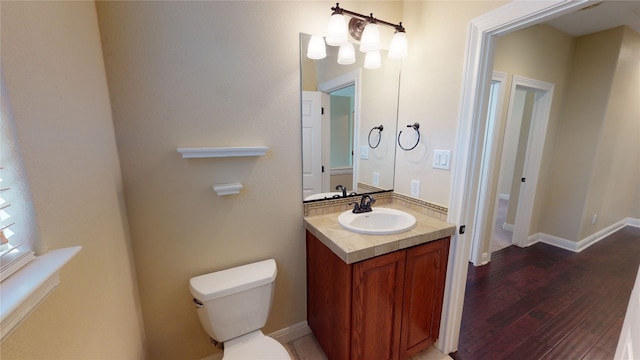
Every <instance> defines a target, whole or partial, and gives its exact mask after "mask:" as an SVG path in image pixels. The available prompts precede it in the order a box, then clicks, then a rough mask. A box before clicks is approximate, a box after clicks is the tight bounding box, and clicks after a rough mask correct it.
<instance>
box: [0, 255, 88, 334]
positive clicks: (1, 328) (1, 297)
mask: <svg viewBox="0 0 640 360" xmlns="http://www.w3.org/2000/svg"><path fill="white" fill-rule="evenodd" d="M80 249H82V247H80V246H74V247H69V248H64V249H57V250H52V251H49V252H48V253H46V254H44V255H41V256H38V257H36V258H35V259H34V260H33V261H31V262H29V263H28V264H27V265H25V266H24V267H23V268H22V269H20V270H18V271H17V272H16V273H14V274H13V275H11V276H10V277H9V278H7V279H4V280H3V281H2V282H1V283H0V321H1V322H0V342H1V341H3V340H4V339H5V338H6V337H7V336H9V335H10V334H11V333H12V332H13V330H15V328H16V327H17V326H18V325H20V323H21V322H22V321H23V320H24V319H26V318H27V316H29V314H31V312H32V311H33V310H35V309H36V308H37V307H38V305H40V303H41V302H42V301H43V300H44V299H46V298H47V296H48V295H49V294H50V293H51V292H52V291H53V289H55V288H56V287H57V286H58V284H60V274H59V271H60V269H62V267H63V266H64V265H65V264H67V263H68V262H69V260H71V259H72V258H73V257H74V256H75V255H76V254H77V253H78V252H79V251H80Z"/></svg>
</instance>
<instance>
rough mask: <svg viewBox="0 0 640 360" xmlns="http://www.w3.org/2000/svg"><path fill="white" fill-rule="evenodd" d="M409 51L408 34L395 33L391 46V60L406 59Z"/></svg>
mask: <svg viewBox="0 0 640 360" xmlns="http://www.w3.org/2000/svg"><path fill="white" fill-rule="evenodd" d="M408 49H409V45H408V44H407V34H406V33H404V32H397V33H395V34H394V35H393V38H392V39H391V44H389V59H406V58H407V55H408Z"/></svg>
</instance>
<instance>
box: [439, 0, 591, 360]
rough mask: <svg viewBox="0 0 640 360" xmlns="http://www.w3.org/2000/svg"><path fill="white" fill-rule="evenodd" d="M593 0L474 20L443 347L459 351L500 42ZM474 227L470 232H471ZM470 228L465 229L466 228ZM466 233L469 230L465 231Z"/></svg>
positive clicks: (552, 1) (509, 9) (516, 8)
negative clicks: (484, 140) (490, 92)
mask: <svg viewBox="0 0 640 360" xmlns="http://www.w3.org/2000/svg"><path fill="white" fill-rule="evenodd" d="M593 3H594V2H593V1H589V0H549V1H512V2H510V3H507V4H505V5H503V6H501V7H499V8H497V9H494V10H491V11H489V12H487V13H485V14H483V15H481V16H479V17H476V18H474V19H472V20H471V21H470V22H469V26H468V31H467V43H466V49H465V60H464V69H463V75H462V88H461V99H460V111H459V115H458V124H457V131H456V146H455V149H456V154H457V158H456V159H454V161H455V162H454V166H453V168H452V185H451V191H450V196H449V199H450V201H449V211H448V215H447V221H448V222H450V223H454V224H457V225H458V229H457V231H456V234H454V235H453V236H452V239H451V240H452V241H451V252H450V255H449V267H448V269H447V279H448V280H447V285H446V288H445V300H444V308H443V318H442V322H441V328H440V334H441V337H440V339H439V340H438V343H437V347H438V349H440V350H441V351H442V352H444V353H445V354H447V353H450V352H453V351H455V350H457V348H458V340H459V337H460V324H461V320H462V308H463V304H464V293H465V285H466V280H467V270H468V260H469V253H470V250H471V241H470V240H471V238H472V235H473V233H474V229H473V220H474V218H475V209H476V208H477V188H478V183H479V166H478V165H477V164H479V161H477V160H478V158H479V156H480V155H481V153H482V145H483V144H482V137H483V134H484V129H485V126H486V124H485V121H484V119H483V117H484V115H485V114H486V108H487V101H486V98H487V96H488V91H487V90H488V88H489V84H490V79H491V71H492V69H493V54H494V47H495V38H496V37H497V36H500V35H505V34H508V33H510V32H513V31H516V30H520V29H523V28H525V27H528V26H530V25H534V24H538V23H541V22H544V21H547V20H550V19H552V18H555V17H558V16H561V15H563V14H566V13H570V12H573V11H575V10H577V9H579V8H582V7H585V6H588V5H590V4H593ZM467 225H469V229H467ZM463 227H464V228H463ZM463 229H464V230H463Z"/></svg>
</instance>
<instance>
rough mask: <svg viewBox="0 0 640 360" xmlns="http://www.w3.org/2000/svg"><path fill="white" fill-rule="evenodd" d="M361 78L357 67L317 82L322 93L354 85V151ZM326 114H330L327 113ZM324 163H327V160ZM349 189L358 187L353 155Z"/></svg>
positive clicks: (356, 166) (357, 142) (327, 171)
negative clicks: (351, 178)
mask: <svg viewBox="0 0 640 360" xmlns="http://www.w3.org/2000/svg"><path fill="white" fill-rule="evenodd" d="M361 78H362V70H361V69H357V70H353V71H351V72H348V73H346V74H344V75H340V76H338V77H337V78H334V79H331V80H329V81H326V82H323V83H322V84H318V91H320V92H322V93H324V94H329V93H331V92H332V91H335V90H339V89H342V88H344V87H346V86H349V85H353V86H354V93H355V101H354V109H353V111H354V114H353V150H354V152H355V151H356V149H360V141H359V139H358V136H356V134H360V103H361V101H360V99H361V96H360V95H361V92H362V90H361V87H362V85H361ZM327 116H330V115H329V114H327ZM326 122H327V123H328V122H330V121H326ZM323 127H324V125H323ZM327 131H328V130H327ZM323 135H324V134H323ZM324 141H325V140H323V142H324ZM327 148H328V146H327ZM328 160H329V157H327V161H328ZM325 163H326V164H328V163H327V162H325ZM330 172H331V168H330V166H328V168H327V169H326V171H325V173H326V174H327V175H326V177H327V184H328V183H329V182H328V177H329V173H330ZM351 189H352V191H356V189H358V161H357V157H356V156H355V155H354V157H353V184H352V187H351Z"/></svg>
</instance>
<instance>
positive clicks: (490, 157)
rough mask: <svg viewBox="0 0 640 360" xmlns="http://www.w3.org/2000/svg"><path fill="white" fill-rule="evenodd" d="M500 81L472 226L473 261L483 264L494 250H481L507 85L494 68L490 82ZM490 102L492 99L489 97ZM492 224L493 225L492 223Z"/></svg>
mask: <svg viewBox="0 0 640 360" xmlns="http://www.w3.org/2000/svg"><path fill="white" fill-rule="evenodd" d="M494 82H495V83H497V84H499V85H498V86H499V89H498V92H497V94H495V96H496V101H495V109H494V111H493V115H491V114H490V113H491V112H490V111H488V113H489V114H488V115H487V126H486V131H485V141H484V144H485V145H484V146H483V150H482V151H483V154H482V163H481V165H480V179H479V181H480V184H479V185H478V204H477V208H476V213H477V214H478V216H476V217H475V219H474V225H473V228H474V229H475V231H474V232H473V233H472V237H471V257H470V259H469V260H470V261H471V262H472V263H473V265H475V266H480V265H484V264H486V263H488V262H489V261H490V260H491V251H488V252H484V253H483V252H482V248H483V236H482V235H483V234H484V233H485V231H486V228H487V226H488V224H489V223H490V222H491V223H492V222H493V216H492V211H491V208H490V207H489V205H490V204H491V201H489V195H490V194H491V188H492V186H493V185H494V183H493V182H492V181H491V176H492V174H493V173H494V171H495V164H496V160H497V159H498V158H499V157H500V154H498V148H499V146H498V145H499V144H500V141H499V140H498V139H497V137H498V133H499V130H500V121H497V119H500V117H501V114H502V108H503V103H504V95H505V88H506V87H507V74H506V73H503V72H499V71H494V72H493V75H492V77H491V83H492V84H493V83H494ZM489 101H491V98H489ZM489 226H491V225H489Z"/></svg>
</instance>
